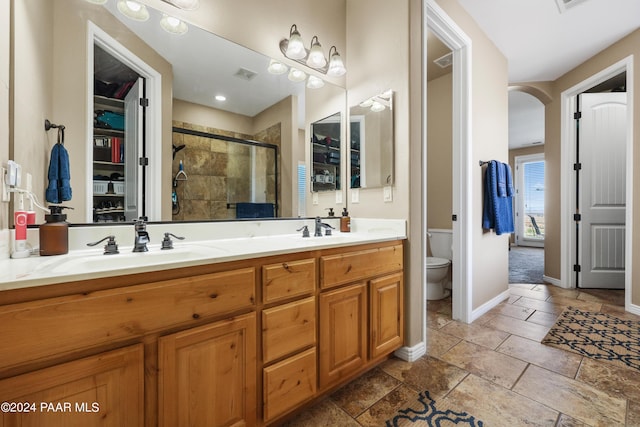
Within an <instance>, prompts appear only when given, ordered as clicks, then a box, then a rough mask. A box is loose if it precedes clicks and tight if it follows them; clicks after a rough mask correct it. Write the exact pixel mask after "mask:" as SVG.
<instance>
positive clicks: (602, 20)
mask: <svg viewBox="0 0 640 427" xmlns="http://www.w3.org/2000/svg"><path fill="white" fill-rule="evenodd" d="M458 1H459V2H460V4H461V5H462V6H463V7H464V8H465V9H466V11H467V12H468V13H469V14H470V15H471V16H472V17H473V18H474V20H475V21H476V22H477V23H478V25H479V26H480V28H482V30H483V31H484V32H485V33H486V34H487V36H488V37H489V39H491V40H492V41H493V43H494V44H495V45H496V46H497V47H498V49H499V50H500V51H501V52H502V53H503V54H504V55H505V57H506V58H507V61H508V64H509V83H521V82H536V81H554V80H556V79H558V78H559V77H561V76H562V75H564V74H565V73H567V72H568V71H570V70H572V69H573V68H575V67H577V66H578V65H580V64H581V63H583V62H584V61H586V60H587V59H589V58H591V57H592V56H594V55H595V54H597V53H598V52H600V51H602V50H604V49H605V48H607V47H608V46H610V45H611V44H613V43H614V42H616V41H618V40H620V39H621V38H623V37H624V36H626V35H627V34H629V33H631V32H633V31H635V30H636V29H638V28H640V0H581V1H574V2H573V3H574V5H573V6H572V7H570V8H567V9H565V10H564V12H563V13H560V8H559V7H558V4H557V1H560V3H561V4H564V3H567V1H564V0H482V1H479V0H458ZM539 141H542V142H543V143H544V107H543V106H542V104H541V103H540V102H539V101H537V100H536V99H535V98H534V97H532V96H531V95H528V94H524V93H521V92H509V148H510V149H514V148H521V147H527V146H531V145H532V144H536V143H537V142H539Z"/></svg>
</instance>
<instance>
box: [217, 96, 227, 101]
mask: <svg viewBox="0 0 640 427" xmlns="http://www.w3.org/2000/svg"><path fill="white" fill-rule="evenodd" d="M226 100H227V97H226V96H224V95H216V101H226Z"/></svg>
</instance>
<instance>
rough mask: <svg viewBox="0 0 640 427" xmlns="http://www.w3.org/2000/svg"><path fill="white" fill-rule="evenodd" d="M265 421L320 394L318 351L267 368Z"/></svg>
mask: <svg viewBox="0 0 640 427" xmlns="http://www.w3.org/2000/svg"><path fill="white" fill-rule="evenodd" d="M263 381H264V383H263V390H264V393H263V394H264V397H263V399H264V419H265V421H269V420H272V419H274V418H276V417H277V416H279V415H281V414H284V413H285V412H287V411H288V410H290V409H292V408H294V407H296V406H297V405H298V404H300V403H301V402H303V401H305V400H306V399H309V398H311V397H312V396H313V395H314V394H315V393H316V349H315V348H311V349H309V350H307V351H305V352H302V353H300V354H297V355H295V356H293V357H290V358H288V359H285V360H283V361H282V362H279V363H276V364H275V365H272V366H269V367H268V368H264V376H263Z"/></svg>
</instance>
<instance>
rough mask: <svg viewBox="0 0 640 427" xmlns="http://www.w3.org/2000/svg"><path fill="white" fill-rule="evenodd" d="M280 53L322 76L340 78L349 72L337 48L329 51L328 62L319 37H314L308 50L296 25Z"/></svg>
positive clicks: (333, 47)
mask: <svg viewBox="0 0 640 427" xmlns="http://www.w3.org/2000/svg"><path fill="white" fill-rule="evenodd" d="M280 51H281V52H282V53H283V54H284V56H286V57H287V58H289V59H292V60H294V61H296V62H298V63H300V64H303V65H306V66H307V67H309V68H313V69H314V70H316V71H319V72H321V73H322V74H327V75H329V76H332V77H340V76H342V75H344V74H345V73H346V72H347V70H346V68H345V67H344V63H343V62H342V58H341V57H340V54H339V53H338V50H337V48H336V47H335V46H331V49H329V61H327V58H326V57H325V56H324V52H323V50H322V45H320V41H319V40H318V36H313V38H312V39H311V46H310V47H309V49H308V50H307V49H306V48H305V46H304V42H303V41H302V36H300V33H299V32H298V27H297V26H296V25H295V24H293V25H292V26H291V29H290V30H289V38H288V39H282V40H281V41H280ZM327 62H328V64H327Z"/></svg>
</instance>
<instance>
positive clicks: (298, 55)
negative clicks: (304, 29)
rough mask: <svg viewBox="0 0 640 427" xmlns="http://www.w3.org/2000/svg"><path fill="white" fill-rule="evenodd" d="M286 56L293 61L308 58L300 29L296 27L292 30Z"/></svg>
mask: <svg viewBox="0 0 640 427" xmlns="http://www.w3.org/2000/svg"><path fill="white" fill-rule="evenodd" d="M285 55H286V56H287V58H291V59H302V58H304V57H305V56H307V50H306V49H305V48H304V43H303V42H302V37H301V36H300V33H299V32H298V29H297V28H295V25H294V26H293V27H292V28H291V35H290V36H289V43H288V44H287V50H286V52H285Z"/></svg>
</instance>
